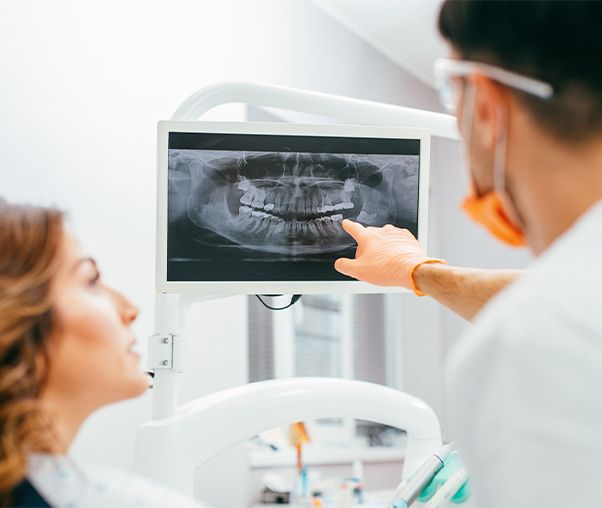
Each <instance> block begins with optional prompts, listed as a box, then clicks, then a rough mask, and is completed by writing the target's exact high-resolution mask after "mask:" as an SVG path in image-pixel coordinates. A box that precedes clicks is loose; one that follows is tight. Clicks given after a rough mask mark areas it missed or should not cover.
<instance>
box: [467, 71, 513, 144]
mask: <svg viewBox="0 0 602 508" xmlns="http://www.w3.org/2000/svg"><path fill="white" fill-rule="evenodd" d="M470 79H471V80H472V83H473V86H474V101H475V105H474V134H473V136H474V137H475V138H476V139H478V140H479V144H480V145H481V146H482V147H484V148H486V149H488V150H489V149H490V150H493V149H494V147H495V142H496V139H497V137H498V136H499V134H500V130H502V129H503V128H504V122H505V121H506V118H505V116H506V111H507V100H508V97H507V91H506V89H505V88H504V87H502V86H501V85H499V84H498V83H496V82H495V81H493V80H491V79H489V78H487V77H485V76H479V75H475V76H472V77H471V78H470Z"/></svg>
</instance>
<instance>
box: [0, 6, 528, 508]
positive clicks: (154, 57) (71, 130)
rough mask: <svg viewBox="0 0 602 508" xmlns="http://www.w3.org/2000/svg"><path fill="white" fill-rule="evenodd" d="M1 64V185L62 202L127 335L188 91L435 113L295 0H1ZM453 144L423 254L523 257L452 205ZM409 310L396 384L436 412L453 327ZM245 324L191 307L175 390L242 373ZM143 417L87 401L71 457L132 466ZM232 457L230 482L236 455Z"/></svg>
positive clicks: (208, 484)
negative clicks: (169, 142) (247, 84)
mask: <svg viewBox="0 0 602 508" xmlns="http://www.w3.org/2000/svg"><path fill="white" fill-rule="evenodd" d="M0 69H1V70H2V71H1V72H2V79H1V80H0V111H1V112H2V113H1V115H0V154H1V156H2V158H1V162H0V195H2V196H4V197H7V198H9V199H10V200H13V201H28V202H38V203H45V204H56V205H58V206H59V207H61V208H63V209H66V210H68V211H69V213H70V216H71V221H72V224H73V228H74V230H75V232H76V234H77V235H78V236H79V237H80V238H81V240H82V241H83V242H84V244H85V245H86V246H87V247H88V248H89V250H90V252H92V253H93V254H94V256H96V258H97V259H98V260H99V263H100V266H101V269H102V271H103V274H104V276H105V278H106V279H107V280H108V281H109V283H113V284H114V285H115V286H116V287H118V288H120V289H121V290H123V291H124V292H125V293H126V294H128V295H129V296H130V297H131V298H132V299H133V300H134V301H135V302H137V304H138V305H139V306H140V309H141V314H140V318H139V320H138V322H137V324H136V332H137V334H138V336H139V337H140V338H143V337H146V336H147V335H149V334H150V333H152V331H153V305H154V298H153V284H154V237H155V128H156V122H157V120H159V119H165V118H168V117H169V116H170V115H171V113H172V112H173V110H174V109H175V108H176V106H177V105H178V103H179V102H180V101H181V100H182V99H184V98H185V97H186V96H187V95H188V94H189V93H191V92H192V91H194V90H196V89H197V88H199V87H201V86H204V85H207V84H210V83H213V82H216V81H221V80H226V79H241V80H257V81H266V82H271V83H275V84H280V85H291V86H295V87H301V88H311V89H315V90H320V91H324V92H332V93H339V94H344V95H351V96H355V97H360V98H365V99H373V100H381V101H386V102H392V103H397V104H400V105H410V106H417V107H423V108H427V109H436V108H437V107H438V105H437V101H436V98H435V94H434V92H433V91H432V90H430V89H428V88H427V87H425V86H424V85H422V84H421V83H419V82H418V81H417V80H415V79H414V78H412V77H411V76H410V75H409V74H407V73H405V72H404V71H402V70H400V69H399V68H398V67H397V66H396V65H395V64H394V63H393V62H392V61H390V60H388V59H387V58H386V57H384V56H382V55H381V54H379V53H378V52H376V51H375V50H374V49H373V48H372V47H370V46H368V45H367V44H366V43H364V42H362V41H361V40H359V39H358V38H357V37H356V36H354V35H353V34H351V33H350V32H348V31H347V30H346V29H344V28H342V27H341V26H339V25H338V24H337V23H336V22H335V21H333V20H332V19H331V18H329V17H328V16H327V15H326V14H325V13H324V12H322V11H321V10H319V9H318V8H317V7H316V6H315V5H313V4H312V3H311V2H309V1H306V0H287V1H282V0H220V1H208V0H171V1H169V2H159V1H142V0H136V1H127V2H125V1H119V0H105V1H104V2H93V1H91V0H87V1H82V0H71V1H68V0H54V1H52V2H49V1H46V0H23V1H12V2H11V1H4V2H0ZM227 114H228V115H234V116H237V113H236V111H235V112H234V113H232V112H230V113H227ZM456 152H457V148H456V146H455V145H453V146H452V144H451V143H445V142H442V141H435V142H434V143H433V156H432V160H433V176H432V177H431V182H432V190H431V194H432V195H431V219H432V222H431V229H432V232H431V235H430V238H431V247H432V249H431V253H432V254H434V255H442V256H445V257H447V259H448V260H449V261H450V262H452V263H461V264H466V265H481V264H482V263H483V260H485V259H486V260H487V261H488V262H489V263H490V264H491V265H498V264H499V265H504V266H509V265H522V264H524V262H525V260H526V258H525V257H524V256H521V255H513V254H512V253H509V252H508V251H507V250H505V249H504V248H502V247H498V246H497V245H495V244H494V242H493V241H492V240H490V239H489V238H488V237H486V235H485V234H484V233H481V232H480V231H479V230H478V229H477V228H476V226H473V225H470V224H469V223H468V221H467V220H466V219H465V218H464V217H463V216H462V215H461V213H460V212H459V210H458V203H459V201H460V198H461V196H462V194H463V192H464V186H463V185H464V184H463V181H462V179H461V178H458V176H459V167H458V166H459V159H458V157H457V153H456ZM406 305H407V315H408V316H411V318H409V317H408V319H407V321H406V323H407V327H406V328H407V329H406V330H405V335H404V337H405V339H406V343H405V344H404V347H403V351H404V354H405V360H404V366H403V374H404V386H405V387H406V389H407V390H408V391H410V392H412V393H415V394H416V395H418V396H422V397H424V398H425V400H427V401H428V402H430V403H431V404H433V405H434V406H435V407H436V409H437V410H438V411H440V413H441V414H443V409H444V401H443V399H442V386H441V382H442V381H441V379H442V378H441V376H440V372H441V368H442V363H443V354H444V351H445V348H443V347H441V345H442V344H444V345H445V346H447V345H448V344H449V343H451V341H452V340H453V337H454V336H455V335H456V334H457V332H458V331H459V330H460V329H461V328H462V326H464V325H463V323H462V322H461V321H459V320H458V319H457V318H454V317H453V316H451V315H450V314H449V313H447V312H445V311H442V310H441V309H440V308H439V307H437V306H436V305H434V304H433V303H432V302H429V301H428V300H426V299H421V300H418V299H413V298H407V302H406ZM232 316H237V319H236V320H233V319H232V318H231V317H232ZM416 316H422V318H421V319H417V318H416ZM245 318H246V313H245V304H244V299H243V298H234V299H228V300H218V301H215V302H212V303H209V304H201V305H199V306H198V308H197V309H196V310H195V316H194V317H193V318H192V319H191V322H190V323H189V325H190V326H189V330H195V332H194V336H193V337H192V338H191V341H192V342H193V345H192V349H191V354H190V357H189V358H190V361H191V362H197V363H195V365H196V368H194V369H189V371H188V373H187V374H186V375H185V378H184V382H183V391H182V397H183V399H185V400H187V399H189V398H191V397H195V396H198V395H200V394H203V393H207V392H209V391H213V390H217V389H221V388H225V387H228V386H232V385H235V384H240V383H242V382H245V381H246V349H245V347H244V343H245V335H244V330H245V326H246V322H245ZM108 368H110V366H108ZM149 415H150V397H149V396H148V395H147V396H145V397H142V398H140V399H138V400H136V401H129V402H125V403H122V404H119V405H115V406H112V407H110V408H106V409H104V410H102V411H100V412H99V413H98V414H97V415H95V416H94V417H93V418H91V419H90V421H89V422H88V423H87V424H86V426H85V427H84V429H83V431H82V433H81V435H80V437H79V438H78V440H77V442H76V445H75V447H74V453H75V454H76V455H77V456H79V457H83V458H86V459H90V460H99V461H103V462H108V463H112V464H116V465H119V466H122V467H126V468H127V467H130V464H131V459H132V450H133V438H134V435H135V429H136V426H137V425H138V424H139V423H141V422H142V421H144V420H145V419H147V418H148V417H149ZM230 453H231V455H224V457H221V458H218V459H216V461H215V462H214V463H212V464H210V466H211V467H207V468H204V469H203V470H202V474H200V475H199V476H200V478H199V485H198V486H199V488H202V489H203V491H206V492H208V494H207V495H208V496H209V497H210V498H211V500H212V501H213V502H215V503H216V504H217V505H218V506H242V501H241V500H242V499H244V498H245V496H246V492H241V493H237V492H232V491H233V490H235V489H231V488H230V489H229V488H228V487H229V486H230V485H229V483H228V476H227V471H228V468H231V467H233V464H235V463H236V461H238V460H239V459H240V457H241V454H240V452H237V451H236V449H235V450H233V451H232V452H230ZM220 461H221V462H220ZM236 467H237V471H238V472H240V475H241V476H242V475H243V474H244V471H245V465H244V464H242V465H241V464H240V463H239V464H237V466H236ZM238 487H239V490H241V491H244V490H245V489H246V486H245V485H244V482H241V483H239V484H238ZM220 496H221V497H220Z"/></svg>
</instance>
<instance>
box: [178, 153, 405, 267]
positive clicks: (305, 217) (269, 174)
mask: <svg viewBox="0 0 602 508" xmlns="http://www.w3.org/2000/svg"><path fill="white" fill-rule="evenodd" d="M193 154H194V155H193ZM396 162H397V164H398V162H399V158H398V157H397V159H395V158H394V156H374V155H365V156H364V155H344V154H341V155H339V154H313V153H290V152H277V153H274V152H231V151H230V152H223V151H222V152H218V151H198V152H196V153H194V152H193V151H191V150H185V151H176V150H174V151H170V170H171V169H172V168H175V167H177V166H179V167H180V168H181V164H182V163H185V164H187V165H188V169H189V171H190V178H191V180H190V182H191V189H190V194H189V197H188V203H187V213H188V217H189V218H190V220H191V221H192V222H193V223H194V224H195V225H196V226H198V227H200V228H206V229H208V230H210V231H212V232H214V233H216V234H218V235H220V236H221V237H223V238H226V239H227V240H229V241H231V242H234V243H236V244H238V245H239V246H240V247H245V248H248V249H252V250H256V251H262V252H269V253H275V254H286V255H292V256H303V255H311V254H317V253H327V252H334V251H338V250H342V249H345V248H347V247H351V246H353V245H354V244H355V241H354V240H353V238H351V237H350V236H349V235H348V234H347V233H346V232H345V231H344V230H343V228H342V227H341V221H342V220H343V219H352V220H355V221H358V222H360V223H362V224H364V225H367V226H369V225H374V226H382V225H383V224H386V223H394V222H395V219H396V216H397V213H398V209H397V205H396V203H395V199H393V198H392V195H391V194H392V193H391V186H392V184H393V181H394V174H393V173H394V170H395V169H399V167H397V168H395V164H396Z"/></svg>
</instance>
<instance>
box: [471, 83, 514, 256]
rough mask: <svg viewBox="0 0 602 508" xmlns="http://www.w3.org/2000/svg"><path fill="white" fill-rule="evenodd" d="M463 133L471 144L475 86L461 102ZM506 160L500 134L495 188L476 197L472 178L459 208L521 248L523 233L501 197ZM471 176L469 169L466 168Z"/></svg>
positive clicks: (503, 238) (509, 243) (503, 142)
mask: <svg viewBox="0 0 602 508" xmlns="http://www.w3.org/2000/svg"><path fill="white" fill-rule="evenodd" d="M464 107H465V111H464V122H465V124H464V132H465V134H466V143H467V145H469V144H470V141H471V132H472V121H473V113H474V87H472V86H469V87H468V89H467V92H466V97H465V101H464ZM469 154H470V148H469V147H468V146H467V148H466V167H467V169H468V168H469V165H468V164H469V163H468V161H469V160H470V156H469ZM505 160H506V136H505V135H502V136H500V137H499V138H498V140H497V141H496V153H495V157H494V164H493V165H494V169H493V171H494V180H495V185H494V189H493V190H490V191H489V192H486V193H485V194H483V195H482V196H479V195H478V194H477V190H476V187H475V185H474V181H473V180H472V177H471V176H469V179H470V180H471V183H470V193H469V194H468V197H466V198H465V199H464V201H463V202H462V208H463V209H464V211H465V212H466V213H467V214H468V216H469V217H470V218H471V219H472V220H474V221H475V222H476V223H478V224H480V225H482V226H484V227H485V228H486V229H487V231H489V232H490V233H491V234H492V235H493V236H495V237H496V238H497V239H498V240H500V241H502V242H503V243H505V244H507V245H511V246H512V247H522V246H524V245H525V244H526V242H525V234H524V232H523V230H522V229H521V228H519V227H518V226H516V225H515V224H514V223H513V222H512V220H511V219H510V218H509V217H508V214H507V213H506V212H505V211H504V205H503V203H502V199H503V198H502V197H501V194H500V192H501V193H502V194H503V193H504V191H503V190H501V191H498V190H496V189H503V188H504V185H503V182H504V166H505ZM468 172H469V174H470V169H468Z"/></svg>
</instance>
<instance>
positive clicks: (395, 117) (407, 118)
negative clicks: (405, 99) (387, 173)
mask: <svg viewBox="0 0 602 508" xmlns="http://www.w3.org/2000/svg"><path fill="white" fill-rule="evenodd" d="M230 103H246V104H249V105H252V106H260V107H261V106H263V107H271V108H279V109H285V110H289V111H298V112H303V113H311V114H316V115H322V116H328V117H332V118H337V119H340V120H342V121H344V122H347V123H352V124H361V125H381V126H396V127H399V126H404V127H421V128H425V129H428V130H429V131H430V133H431V135H432V136H438V137H442V138H449V139H459V134H458V129H457V127H456V120H455V118H454V117H453V116H450V115H446V114H443V113H436V112H434V111H426V110H422V109H415V108H405V107H401V106H394V105H391V104H384V103H381V102H372V101H365V100H361V99H354V98H351V97H342V96H340V95H332V94H326V93H320V92H312V91H309V90H301V89H298V88H285V87H280V86H276V85H267V84H262V83H247V82H238V81H232V82H223V83H216V84H214V85H210V86H207V87H205V88H201V89H200V90H198V91H196V92H194V93H193V94H192V95H191V96H190V97H188V98H187V99H186V100H185V101H184V102H182V104H181V105H180V106H179V107H178V109H177V110H176V111H175V113H174V114H173V116H172V120H198V119H199V118H200V117H201V116H202V115H203V114H204V113H206V112H207V111H209V110H211V109H213V108H215V107H217V106H220V105H222V104H230Z"/></svg>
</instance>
